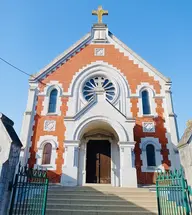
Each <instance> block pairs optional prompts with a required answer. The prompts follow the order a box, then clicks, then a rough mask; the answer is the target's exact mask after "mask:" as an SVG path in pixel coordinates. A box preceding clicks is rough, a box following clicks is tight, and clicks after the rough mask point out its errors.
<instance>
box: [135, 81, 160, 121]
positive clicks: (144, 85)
mask: <svg viewBox="0 0 192 215" xmlns="http://www.w3.org/2000/svg"><path fill="white" fill-rule="evenodd" d="M144 90H147V91H148V93H149V103H150V109H151V114H149V115H147V114H143V104H142V92H143V91H144ZM135 95H136V96H137V97H138V103H137V107H138V109H139V111H138V117H143V116H153V117H156V116H157V112H156V108H157V104H156V102H155V98H154V96H155V92H154V88H153V86H151V85H149V84H148V83H141V85H139V86H138V87H137V91H136V94H135Z"/></svg>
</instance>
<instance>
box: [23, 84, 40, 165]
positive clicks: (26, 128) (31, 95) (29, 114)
mask: <svg viewBox="0 0 192 215" xmlns="http://www.w3.org/2000/svg"><path fill="white" fill-rule="evenodd" d="M36 94H37V85H36V84H34V85H31V86H30V89H29V92H28V101H27V108H26V111H25V113H24V117H23V123H22V128H21V134H20V137H21V142H22V144H23V148H24V150H23V151H22V152H21V155H20V157H21V161H22V164H23V165H25V164H26V163H27V160H28V153H29V147H30V145H29V143H30V142H31V140H30V138H31V136H29V135H30V132H31V131H32V124H33V117H34V112H35V106H36V102H35V99H36Z"/></svg>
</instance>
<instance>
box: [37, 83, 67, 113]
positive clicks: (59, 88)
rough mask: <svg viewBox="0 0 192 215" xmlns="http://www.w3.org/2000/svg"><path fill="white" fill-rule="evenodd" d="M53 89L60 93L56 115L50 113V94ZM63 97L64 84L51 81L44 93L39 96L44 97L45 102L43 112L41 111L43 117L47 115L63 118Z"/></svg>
mask: <svg viewBox="0 0 192 215" xmlns="http://www.w3.org/2000/svg"><path fill="white" fill-rule="evenodd" d="M53 89H56V90H57V91H58V94H57V104H56V112H55V113H48V108H49V99H50V93H51V91H52V90H53ZM62 95H63V88H62V84H60V83H59V82H58V81H50V83H48V84H47V86H46V87H45V88H44V91H43V92H42V93H39V96H44V101H43V104H42V106H43V110H42V111H41V115H42V116H46V115H58V116H61V110H60V108H61V106H62V100H61V96H62Z"/></svg>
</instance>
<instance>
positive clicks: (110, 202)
mask: <svg viewBox="0 0 192 215" xmlns="http://www.w3.org/2000/svg"><path fill="white" fill-rule="evenodd" d="M49 204H55V205H56V204H72V205H76V204H77V205H84V204H86V205H98V206H99V205H133V204H135V205H137V206H141V207H148V206H153V207H157V201H156V199H152V200H150V199H142V200H140V201H138V200H137V201H133V200H132V201H127V200H124V199H117V200H111V199H110V200H109V199H105V200H101V199H97V200H94V199H71V200H69V199H48V200H47V205H49Z"/></svg>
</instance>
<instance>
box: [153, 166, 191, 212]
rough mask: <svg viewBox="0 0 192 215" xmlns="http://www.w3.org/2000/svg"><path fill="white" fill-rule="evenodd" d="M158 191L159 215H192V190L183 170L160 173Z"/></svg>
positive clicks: (157, 184) (157, 180)
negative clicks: (191, 194)
mask: <svg viewBox="0 0 192 215" xmlns="http://www.w3.org/2000/svg"><path fill="white" fill-rule="evenodd" d="M156 191H157V203H158V212H159V215H190V214H191V212H192V210H191V202H190V192H191V188H190V187H189V186H188V185H187V180H186V179H185V177H184V171H183V169H182V168H181V169H180V170H178V171H177V170H175V171H174V172H172V171H168V172H164V173H163V172H161V173H158V175H157V179H156Z"/></svg>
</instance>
